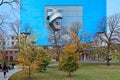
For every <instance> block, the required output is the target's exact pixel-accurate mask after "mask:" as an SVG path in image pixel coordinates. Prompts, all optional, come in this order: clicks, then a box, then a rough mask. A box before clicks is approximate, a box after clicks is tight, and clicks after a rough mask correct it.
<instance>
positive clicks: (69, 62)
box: [59, 44, 79, 76]
mask: <svg viewBox="0 0 120 80" xmlns="http://www.w3.org/2000/svg"><path fill="white" fill-rule="evenodd" d="M78 58H79V56H78V54H77V53H76V47H75V45H74V44H68V45H67V46H66V48H65V49H64V53H63V54H62V55H61V56H60V60H59V69H60V70H62V71H64V72H67V73H69V76H71V73H73V72H74V71H76V70H77V69H78V68H79V59H78Z"/></svg>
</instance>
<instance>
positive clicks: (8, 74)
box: [0, 66, 20, 80]
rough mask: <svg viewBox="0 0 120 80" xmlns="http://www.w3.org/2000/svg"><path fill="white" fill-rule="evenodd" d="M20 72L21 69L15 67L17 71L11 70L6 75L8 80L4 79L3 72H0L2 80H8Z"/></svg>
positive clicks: (0, 79)
mask: <svg viewBox="0 0 120 80" xmlns="http://www.w3.org/2000/svg"><path fill="white" fill-rule="evenodd" d="M18 71H20V69H19V68H18V67H16V66H15V69H13V70H9V72H8V73H6V78H4V75H3V72H0V80H8V79H9V77H10V76H12V75H13V74H14V73H16V72H18Z"/></svg>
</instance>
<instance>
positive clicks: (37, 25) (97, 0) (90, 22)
mask: <svg viewBox="0 0 120 80" xmlns="http://www.w3.org/2000/svg"><path fill="white" fill-rule="evenodd" d="M21 4H22V7H21V12H20V18H21V32H24V28H23V27H24V26H25V24H29V26H30V27H32V29H33V30H34V31H37V32H39V34H40V36H39V38H38V39H37V44H42V45H47V44H49V43H48V40H47V37H48V36H49V34H48V27H47V26H46V9H47V8H49V7H54V8H62V9H63V20H62V26H63V25H64V26H66V27H67V26H70V25H71V24H72V23H73V22H81V23H82V27H83V28H84V29H85V30H86V32H88V34H89V35H90V39H92V38H93V37H94V34H95V33H96V32H98V31H99V30H98V27H97V26H98V22H99V20H100V19H101V18H103V17H105V16H106V0H21ZM57 23H58V24H59V20H58V21H57ZM57 23H56V24H57ZM43 33H44V34H43Z"/></svg>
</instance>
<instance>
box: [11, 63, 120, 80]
mask: <svg viewBox="0 0 120 80" xmlns="http://www.w3.org/2000/svg"><path fill="white" fill-rule="evenodd" d="M67 75H68V74H67V73H64V72H63V71H59V70H58V68H57V66H54V67H49V68H48V69H47V71H46V72H44V73H39V72H36V73H35V74H33V75H32V80H120V64H112V66H110V67H107V66H105V64H101V63H87V64H81V66H80V69H78V70H77V71H76V72H74V73H73V74H72V77H67ZM10 80H30V79H28V78H26V75H25V74H24V73H23V71H21V72H18V73H16V74H14V75H13V76H12V77H11V78H10Z"/></svg>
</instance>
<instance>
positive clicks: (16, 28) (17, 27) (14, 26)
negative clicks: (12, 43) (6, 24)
mask: <svg viewBox="0 0 120 80" xmlns="http://www.w3.org/2000/svg"><path fill="white" fill-rule="evenodd" d="M10 28H11V30H12V31H13V32H14V33H15V34H16V35H19V33H20V20H19V19H17V20H16V21H15V22H12V23H10Z"/></svg>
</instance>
